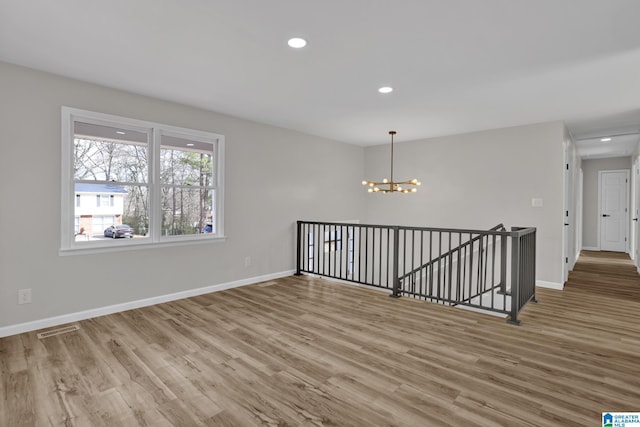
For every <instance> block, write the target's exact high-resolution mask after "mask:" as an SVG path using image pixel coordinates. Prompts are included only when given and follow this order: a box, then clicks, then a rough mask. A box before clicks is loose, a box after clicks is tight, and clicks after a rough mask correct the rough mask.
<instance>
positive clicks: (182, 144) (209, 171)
mask: <svg viewBox="0 0 640 427" xmlns="http://www.w3.org/2000/svg"><path fill="white" fill-rule="evenodd" d="M213 146H214V144H213V143H211V142H201V141H195V140H190V139H184V138H177V137H173V136H166V135H163V136H162V144H161V147H160V181H161V182H162V183H163V184H172V185H197V186H213V185H215V184H214V182H213V154H214V153H213Z"/></svg>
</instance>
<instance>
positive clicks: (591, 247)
mask: <svg viewBox="0 0 640 427" xmlns="http://www.w3.org/2000/svg"><path fill="white" fill-rule="evenodd" d="M582 250H583V251H599V250H600V248H598V247H597V246H583V247H582Z"/></svg>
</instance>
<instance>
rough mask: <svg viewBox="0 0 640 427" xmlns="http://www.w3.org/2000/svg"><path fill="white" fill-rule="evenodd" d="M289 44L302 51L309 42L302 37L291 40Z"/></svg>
mask: <svg viewBox="0 0 640 427" xmlns="http://www.w3.org/2000/svg"><path fill="white" fill-rule="evenodd" d="M287 44H288V45H289V46H291V47H293V48H296V49H300V48H301V47H305V46H306V45H307V41H306V40H305V39H303V38H300V37H293V38H291V39H289V41H288V42H287Z"/></svg>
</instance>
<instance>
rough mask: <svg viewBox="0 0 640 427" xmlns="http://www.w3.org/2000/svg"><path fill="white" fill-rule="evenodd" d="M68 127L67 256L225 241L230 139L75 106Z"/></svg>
mask: <svg viewBox="0 0 640 427" xmlns="http://www.w3.org/2000/svg"><path fill="white" fill-rule="evenodd" d="M62 126H63V138H62V152H63V158H62V170H63V186H62V187H63V188H62V195H63V208H62V226H61V253H64V252H65V251H69V252H70V253H73V251H82V250H84V249H88V250H92V251H98V252H100V251H101V250H112V249H114V248H118V247H122V246H134V247H135V246H136V245H149V244H164V245H166V244H172V243H178V242H180V244H182V243H183V242H185V241H207V240H220V239H222V238H224V234H223V229H224V227H223V226H224V223H223V218H222V213H223V209H222V203H223V185H222V177H223V176H224V175H223V160H224V136H222V135H219V134H214V133H210V132H202V131H197V130H191V129H184V128H176V127H172V126H168V125H163V124H158V123H152V122H146V121H139V120H135V119H128V118H123V117H117V116H110V115H105V114H101V113H94V112H89V111H83V110H76V109H72V108H67V107H63V109H62ZM90 198H93V200H94V202H93V203H91V202H90V200H89V199H90ZM85 199H87V200H86V201H85ZM124 224H126V225H128V226H130V227H132V228H133V229H134V237H135V238H133V239H107V238H105V237H106V236H107V233H106V232H105V229H106V228H109V227H112V226H113V227H117V226H118V225H124ZM80 228H83V229H84V230H85V233H86V234H87V235H88V236H89V238H88V239H86V240H82V241H77V240H76V239H73V236H74V233H77V232H78V230H79V229H80ZM108 231H110V230H108ZM109 236H110V234H109Z"/></svg>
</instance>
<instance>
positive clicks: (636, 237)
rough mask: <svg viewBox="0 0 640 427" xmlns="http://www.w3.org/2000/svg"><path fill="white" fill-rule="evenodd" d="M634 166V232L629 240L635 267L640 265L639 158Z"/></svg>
mask: <svg viewBox="0 0 640 427" xmlns="http://www.w3.org/2000/svg"><path fill="white" fill-rule="evenodd" d="M635 164H636V167H635V168H634V175H633V179H634V181H635V184H636V186H635V187H636V188H635V203H634V204H633V205H632V208H633V212H632V222H631V223H632V224H633V226H634V229H635V230H634V232H633V233H632V234H631V240H632V241H633V242H634V243H635V244H634V248H635V251H634V258H633V259H634V260H635V261H636V262H635V264H636V267H640V256H639V255H640V227H639V225H640V224H638V220H639V218H640V159H636V162H635Z"/></svg>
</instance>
